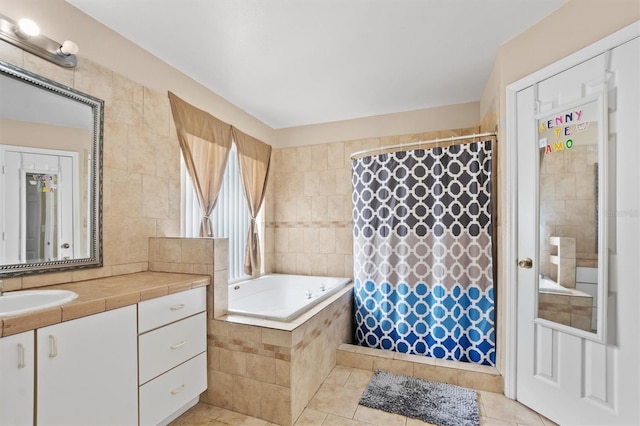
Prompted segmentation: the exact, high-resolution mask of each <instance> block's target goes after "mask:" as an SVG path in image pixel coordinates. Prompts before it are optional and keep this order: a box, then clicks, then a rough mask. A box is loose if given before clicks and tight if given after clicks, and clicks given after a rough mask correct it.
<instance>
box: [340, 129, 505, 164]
mask: <svg viewBox="0 0 640 426" xmlns="http://www.w3.org/2000/svg"><path fill="white" fill-rule="evenodd" d="M488 136H491V137H496V136H498V134H497V133H495V132H488V133H475V134H473V135H466V136H451V137H449V138H436V139H431V140H428V141H418V142H410V143H405V144H398V145H390V146H379V147H376V148H369V149H363V150H362V151H356V152H354V153H353V154H351V157H350V158H351V159H352V160H353V158H354V157H358V156H360V155H362V154H368V153H370V152H375V151H381V150H384V151H387V150H393V149H396V148H408V147H412V146H416V145H417V146H419V145H425V144H433V143H435V144H437V143H439V142H453V141H459V140H464V139H474V138H484V137H488Z"/></svg>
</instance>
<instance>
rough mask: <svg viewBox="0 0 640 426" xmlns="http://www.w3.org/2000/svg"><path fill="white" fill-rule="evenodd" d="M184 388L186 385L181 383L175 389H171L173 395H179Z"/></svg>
mask: <svg viewBox="0 0 640 426" xmlns="http://www.w3.org/2000/svg"><path fill="white" fill-rule="evenodd" d="M183 390H184V385H181V386H180V387H178V388H175V389H174V390H172V391H171V395H177V394H179V393H180V392H182V391H183Z"/></svg>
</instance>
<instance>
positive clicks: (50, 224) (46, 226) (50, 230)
mask: <svg viewBox="0 0 640 426" xmlns="http://www.w3.org/2000/svg"><path fill="white" fill-rule="evenodd" d="M21 186H22V187H23V188H24V191H25V195H24V197H25V206H26V208H25V218H24V222H25V223H24V224H21V226H20V227H21V228H22V226H24V228H25V232H24V236H25V238H24V242H25V246H24V252H23V253H20V256H18V260H20V259H24V261H25V262H42V261H51V260H54V259H57V258H58V244H56V243H57V241H58V229H59V227H58V218H59V217H60V215H58V202H57V201H58V194H59V193H60V191H58V190H57V189H58V175H57V174H45V173H25V179H24V181H23V182H21ZM8 251H11V248H10V249H9V250H8ZM8 255H9V256H8V257H9V258H11V257H12V253H8Z"/></svg>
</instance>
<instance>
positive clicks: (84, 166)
mask: <svg viewBox="0 0 640 426" xmlns="http://www.w3.org/2000/svg"><path fill="white" fill-rule="evenodd" d="M0 94H1V96H0V167H1V169H2V171H3V173H2V174H0V236H1V237H2V238H1V239H0V275H1V276H3V277H6V276H15V275H22V274H30V273H43V272H55V271H61V270H67V269H76V268H88V267H98V266H102V247H101V219H102V218H101V216H102V203H101V189H102V179H101V178H102V169H101V166H102V127H103V109H104V102H103V101H102V100H100V99H97V98H95V97H93V96H90V95H87V94H84V93H81V92H79V91H77V90H75V89H72V88H69V87H66V86H63V85H61V84H58V83H56V82H54V81H51V80H49V79H46V78H44V77H41V76H39V75H37V74H34V73H31V72H29V71H26V70H23V69H21V68H18V67H16V66H14V65H11V64H8V63H6V62H2V61H0Z"/></svg>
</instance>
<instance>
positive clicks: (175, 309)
mask: <svg viewBox="0 0 640 426" xmlns="http://www.w3.org/2000/svg"><path fill="white" fill-rule="evenodd" d="M206 294H207V292H206V287H198V288H194V289H193V290H187V291H182V292H180V293H175V294H170V295H168V296H162V297H158V298H156V299H151V300H145V301H144V302H140V303H139V304H138V333H144V332H145V331H149V330H152V329H154V328H157V327H160V326H162V325H164V324H168V323H171V322H174V321H178V320H180V319H182V318H186V317H188V316H191V315H193V314H197V313H198V312H202V311H205V310H206V309H207V297H206Z"/></svg>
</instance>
